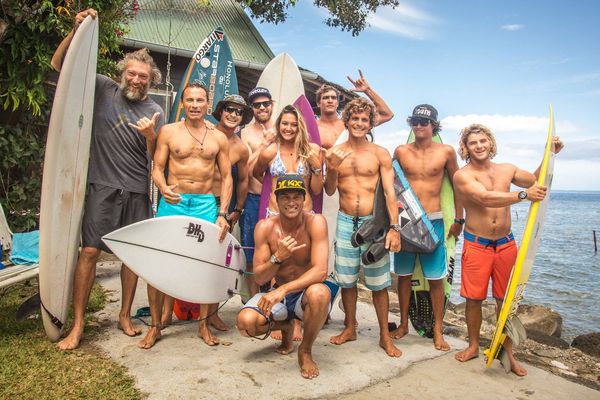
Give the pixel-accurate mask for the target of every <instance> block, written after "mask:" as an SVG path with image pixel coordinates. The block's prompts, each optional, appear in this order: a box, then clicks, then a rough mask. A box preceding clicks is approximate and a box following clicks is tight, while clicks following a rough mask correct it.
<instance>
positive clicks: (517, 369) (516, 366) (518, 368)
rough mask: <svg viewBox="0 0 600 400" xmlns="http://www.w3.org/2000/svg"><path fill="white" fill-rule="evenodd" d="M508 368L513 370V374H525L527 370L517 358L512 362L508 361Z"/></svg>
mask: <svg viewBox="0 0 600 400" xmlns="http://www.w3.org/2000/svg"><path fill="white" fill-rule="evenodd" d="M510 370H511V371H512V372H513V374H515V375H517V376H525V375H527V370H526V369H525V368H523V366H522V365H521V363H520V362H518V361H517V360H514V361H513V362H511V363H510Z"/></svg>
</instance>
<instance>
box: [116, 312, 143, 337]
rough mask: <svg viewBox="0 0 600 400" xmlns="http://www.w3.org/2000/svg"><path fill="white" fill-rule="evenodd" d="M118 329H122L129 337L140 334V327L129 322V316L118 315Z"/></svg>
mask: <svg viewBox="0 0 600 400" xmlns="http://www.w3.org/2000/svg"><path fill="white" fill-rule="evenodd" d="M117 326H118V328H119V329H120V330H122V331H123V333H124V334H126V335H127V336H130V337H134V336H138V335H141V334H142V328H140V327H139V326H134V325H133V324H132V323H131V318H130V317H129V316H127V317H122V316H119V324H118V325H117Z"/></svg>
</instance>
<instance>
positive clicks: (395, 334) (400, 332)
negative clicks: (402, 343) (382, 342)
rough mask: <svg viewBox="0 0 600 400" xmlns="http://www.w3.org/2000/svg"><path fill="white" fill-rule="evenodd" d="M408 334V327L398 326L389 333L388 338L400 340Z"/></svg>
mask: <svg viewBox="0 0 600 400" xmlns="http://www.w3.org/2000/svg"><path fill="white" fill-rule="evenodd" d="M407 333H408V326H403V325H400V326H399V327H398V328H396V329H394V330H393V331H391V332H390V337H391V338H392V339H400V338H402V337H404V336H406V334H407Z"/></svg>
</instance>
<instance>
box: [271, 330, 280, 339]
mask: <svg viewBox="0 0 600 400" xmlns="http://www.w3.org/2000/svg"><path fill="white" fill-rule="evenodd" d="M271 337H272V338H273V339H275V340H281V331H273V332H271Z"/></svg>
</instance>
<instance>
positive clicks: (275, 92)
mask: <svg viewBox="0 0 600 400" xmlns="http://www.w3.org/2000/svg"><path fill="white" fill-rule="evenodd" d="M256 86H260V87H264V88H267V89H269V92H271V96H272V97H273V100H274V101H275V104H274V105H273V118H274V119H275V118H277V117H278V116H279V113H280V112H281V110H282V109H283V107H285V106H287V105H289V104H294V102H295V101H296V99H298V97H300V95H303V94H304V83H303V82H302V76H301V75H300V70H299V69H298V66H297V65H296V62H295V61H294V59H293V58H292V57H290V55H289V54H287V53H281V54H279V55H278V56H277V57H275V58H274V59H272V60H271V62H269V64H267V66H266V67H265V69H264V70H263V72H262V74H261V75H260V78H259V79H258V82H257V83H256Z"/></svg>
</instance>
